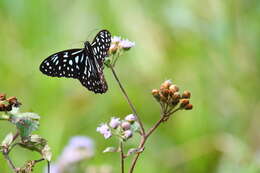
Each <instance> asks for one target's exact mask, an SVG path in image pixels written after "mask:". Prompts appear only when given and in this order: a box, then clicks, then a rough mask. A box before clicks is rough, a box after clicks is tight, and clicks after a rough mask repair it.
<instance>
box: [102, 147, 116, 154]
mask: <svg viewBox="0 0 260 173" xmlns="http://www.w3.org/2000/svg"><path fill="white" fill-rule="evenodd" d="M114 152H118V149H117V148H115V147H107V148H106V149H104V150H103V153H114Z"/></svg>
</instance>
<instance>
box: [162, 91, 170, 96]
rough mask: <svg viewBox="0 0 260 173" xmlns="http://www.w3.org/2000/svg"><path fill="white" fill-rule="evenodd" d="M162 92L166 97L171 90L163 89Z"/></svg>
mask: <svg viewBox="0 0 260 173" xmlns="http://www.w3.org/2000/svg"><path fill="white" fill-rule="evenodd" d="M161 93H162V95H163V96H164V97H168V95H169V94H170V90H169V89H162V90H161Z"/></svg>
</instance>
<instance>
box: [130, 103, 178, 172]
mask: <svg viewBox="0 0 260 173" xmlns="http://www.w3.org/2000/svg"><path fill="white" fill-rule="evenodd" d="M178 110H180V108H177V109H175V110H173V111H172V112H170V113H167V114H165V113H164V114H162V116H161V118H160V119H159V120H158V121H157V122H156V123H155V124H154V125H153V126H152V127H151V128H150V129H149V130H148V132H147V133H146V135H145V137H144V138H143V139H142V140H141V142H140V144H139V148H140V149H141V148H144V145H145V143H146V141H147V139H148V138H149V136H150V135H151V134H152V133H153V132H154V131H155V130H156V129H157V128H158V127H159V126H160V124H161V123H162V122H164V121H165V117H166V116H168V117H169V116H171V115H172V114H173V113H175V112H177V111H178ZM140 154H141V153H137V154H136V155H135V156H134V158H133V160H132V163H131V167H130V170H129V173H133V171H134V168H135V165H136V162H137V160H138V158H139V156H140Z"/></svg>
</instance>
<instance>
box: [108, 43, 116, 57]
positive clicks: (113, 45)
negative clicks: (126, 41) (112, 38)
mask: <svg viewBox="0 0 260 173" xmlns="http://www.w3.org/2000/svg"><path fill="white" fill-rule="evenodd" d="M117 49H118V46H117V44H111V46H110V48H109V51H108V52H109V54H110V55H111V54H115V53H116V52H117Z"/></svg>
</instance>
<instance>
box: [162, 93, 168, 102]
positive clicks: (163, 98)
mask: <svg viewBox="0 0 260 173" xmlns="http://www.w3.org/2000/svg"><path fill="white" fill-rule="evenodd" d="M167 100H168V99H167V97H165V96H164V95H162V94H160V101H162V102H167Z"/></svg>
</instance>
